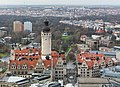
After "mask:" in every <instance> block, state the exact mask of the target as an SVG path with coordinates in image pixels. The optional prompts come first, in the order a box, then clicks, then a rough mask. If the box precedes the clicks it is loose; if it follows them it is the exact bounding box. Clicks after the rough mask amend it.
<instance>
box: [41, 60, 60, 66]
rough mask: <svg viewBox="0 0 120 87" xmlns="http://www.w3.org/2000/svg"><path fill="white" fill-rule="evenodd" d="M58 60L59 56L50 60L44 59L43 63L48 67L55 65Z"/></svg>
mask: <svg viewBox="0 0 120 87" xmlns="http://www.w3.org/2000/svg"><path fill="white" fill-rule="evenodd" d="M57 60H58V58H52V59H50V60H43V63H44V66H45V67H46V68H48V67H51V66H53V67H54V66H55V65H56V63H57ZM51 62H52V63H53V65H51V64H52V63H51Z"/></svg>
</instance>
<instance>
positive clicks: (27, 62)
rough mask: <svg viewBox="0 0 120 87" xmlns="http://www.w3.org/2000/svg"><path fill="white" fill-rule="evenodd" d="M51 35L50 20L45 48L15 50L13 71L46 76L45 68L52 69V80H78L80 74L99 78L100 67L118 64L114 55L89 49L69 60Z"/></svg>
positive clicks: (43, 36) (43, 38) (43, 42)
mask: <svg viewBox="0 0 120 87" xmlns="http://www.w3.org/2000/svg"><path fill="white" fill-rule="evenodd" d="M51 37H52V34H51V30H50V28H49V27H48V21H47V20H46V21H45V28H44V29H43V31H41V48H35V47H27V48H24V49H13V50H12V51H11V56H12V59H11V60H10V64H9V70H10V72H11V73H12V74H13V75H18V76H21V77H25V78H28V77H31V76H32V74H33V73H36V74H38V75H42V74H43V73H44V72H45V70H50V71H51V80H52V81H57V80H63V81H64V83H75V82H76V81H77V78H80V77H83V78H86V77H99V76H100V69H102V68H104V67H110V66H114V65H115V64H116V63H115V62H114V61H113V60H112V58H108V57H105V55H104V54H98V53H89V52H83V53H79V54H77V56H76V61H75V62H66V58H65V53H64V52H61V53H58V52H57V51H56V50H51Z"/></svg>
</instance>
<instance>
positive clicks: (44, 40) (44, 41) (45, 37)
mask: <svg viewBox="0 0 120 87" xmlns="http://www.w3.org/2000/svg"><path fill="white" fill-rule="evenodd" d="M44 24H45V27H44V29H43V30H42V31H41V46H42V56H41V57H42V60H46V59H47V60H49V59H51V37H52V34H51V31H50V28H49V21H48V20H47V19H46V20H45V21H44Z"/></svg>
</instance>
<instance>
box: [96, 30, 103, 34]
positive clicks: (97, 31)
mask: <svg viewBox="0 0 120 87" xmlns="http://www.w3.org/2000/svg"><path fill="white" fill-rule="evenodd" d="M95 33H105V30H96V32H95Z"/></svg>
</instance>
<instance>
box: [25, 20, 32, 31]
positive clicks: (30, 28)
mask: <svg viewBox="0 0 120 87" xmlns="http://www.w3.org/2000/svg"><path fill="white" fill-rule="evenodd" d="M24 30H29V31H30V32H32V23H31V22H30V21H26V22H24Z"/></svg>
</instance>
